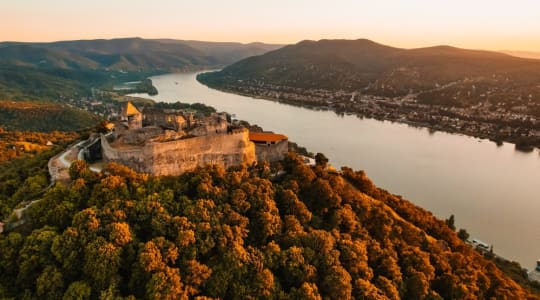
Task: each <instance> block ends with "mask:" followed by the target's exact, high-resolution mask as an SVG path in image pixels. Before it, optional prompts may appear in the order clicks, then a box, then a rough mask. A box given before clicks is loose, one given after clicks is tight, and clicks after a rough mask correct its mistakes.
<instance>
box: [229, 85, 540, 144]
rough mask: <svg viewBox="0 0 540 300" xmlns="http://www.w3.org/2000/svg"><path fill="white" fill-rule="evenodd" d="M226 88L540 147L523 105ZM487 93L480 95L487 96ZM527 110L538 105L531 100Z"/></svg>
mask: <svg viewBox="0 0 540 300" xmlns="http://www.w3.org/2000/svg"><path fill="white" fill-rule="evenodd" d="M224 90H229V91H232V92H235V93H239V94H243V95H249V96H253V97H259V98H264V99H269V100H276V101H279V102H284V103H288V104H291V105H299V106H305V107H309V108H314V109H323V110H332V111H335V112H336V113H338V114H354V115H357V116H358V117H366V118H374V119H378V120H388V121H392V122H400V123H406V124H410V125H412V126H420V127H427V128H429V129H430V130H439V131H445V132H450V133H458V134H464V135H469V136H473V137H477V138H483V139H489V140H492V141H494V142H496V143H497V144H498V145H501V144H502V142H510V143H514V144H516V149H517V150H521V151H531V150H533V149H534V147H537V148H540V119H539V118H537V117H536V116H535V115H532V114H529V113H527V111H528V110H529V109H528V107H527V106H524V105H520V106H515V107H510V108H509V107H507V106H506V105H504V104H503V103H500V102H498V103H491V102H490V101H488V100H486V101H484V102H480V103H478V104H476V105H470V106H465V107H457V106H447V105H436V104H424V103H422V102H420V101H419V100H418V94H413V93H410V94H408V95H405V96H401V97H384V96H374V95H366V94H362V91H355V92H348V91H344V90H338V91H331V90H325V89H304V88H294V87H285V86H279V85H273V84H268V83H264V82H257V83H252V82H250V83H246V82H241V83H238V84H235V85H227V86H226V87H225V88H224ZM488 93H489V91H487V92H486V93H483V94H480V96H481V97H482V98H483V97H485V96H486V94H488ZM458 96H459V95H458ZM454 97H456V96H454ZM529 106H538V105H537V104H536V103H535V102H532V101H530V103H529ZM533 109H538V107H534V108H533Z"/></svg>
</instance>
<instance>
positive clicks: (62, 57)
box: [0, 38, 280, 71]
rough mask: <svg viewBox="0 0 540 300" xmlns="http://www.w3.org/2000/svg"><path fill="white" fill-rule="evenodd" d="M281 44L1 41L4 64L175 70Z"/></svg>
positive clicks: (221, 61)
mask: <svg viewBox="0 0 540 300" xmlns="http://www.w3.org/2000/svg"><path fill="white" fill-rule="evenodd" d="M278 47H280V45H272V44H263V43H251V44H241V43H218V42H199V41H182V40H171V39H168V40H166V39H163V40H148V39H141V38H123V39H111V40H103V39H102V40H79V41H61V42H51V43H20V42H4V43H0V64H10V65H18V66H27V67H39V68H55V69H56V68H59V69H92V70H99V69H107V70H123V71H155V70H161V71H175V70H183V69H197V68H205V67H206V68H209V67H214V68H215V67H219V66H224V65H227V64H231V63H233V62H235V61H238V60H240V59H243V58H246V57H248V56H252V55H260V54H263V53H265V52H267V51H270V50H274V49H276V48H278Z"/></svg>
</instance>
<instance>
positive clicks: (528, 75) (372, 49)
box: [197, 39, 540, 151]
mask: <svg viewBox="0 0 540 300" xmlns="http://www.w3.org/2000/svg"><path fill="white" fill-rule="evenodd" d="M197 79H198V80H199V81H200V82H202V83H203V84H206V85H208V86H209V87H213V88H217V89H221V90H225V91H231V92H236V93H240V94H244V95H250V96H255V97H263V98H267V99H273V100H277V101H281V102H285V103H289V104H293V105H300V106H307V107H314V108H317V109H328V110H334V111H335V112H336V113H340V114H341V113H351V114H356V115H358V116H361V117H370V118H377V119H383V120H390V121H397V122H404V123H408V124H412V125H415V126H423V127H428V128H430V129H433V130H442V131H447V132H451V133H461V134H466V135H470V136H474V137H480V138H486V139H490V140H493V141H495V142H497V143H498V144H501V143H502V142H503V141H506V142H511V143H515V144H516V148H517V149H518V150H524V151H530V150H532V149H533V148H534V147H539V148H540V60H535V59H525V58H518V57H514V56H510V55H507V54H503V53H498V52H489V51H481V50H468V49H460V48H455V47H451V46H435V47H427V48H417V49H402V48H395V47H389V46H385V45H382V44H378V43H375V42H373V41H370V40H365V39H360V40H320V41H302V42H300V43H298V44H295V45H289V46H286V47H283V48H280V49H277V50H274V51H271V52H268V53H266V54H263V55H260V56H254V57H249V58H246V59H244V60H242V61H239V62H237V63H234V64H232V65H230V66H228V67H226V68H224V69H223V70H221V71H217V72H207V73H203V74H200V75H199V76H198V77H197Z"/></svg>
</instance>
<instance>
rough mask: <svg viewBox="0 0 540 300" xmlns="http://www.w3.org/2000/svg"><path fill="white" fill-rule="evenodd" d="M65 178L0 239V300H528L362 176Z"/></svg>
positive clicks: (240, 170)
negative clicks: (19, 223) (14, 227)
mask: <svg viewBox="0 0 540 300" xmlns="http://www.w3.org/2000/svg"><path fill="white" fill-rule="evenodd" d="M326 161H327V160H326V159H325V158H324V156H323V155H317V166H315V167H309V166H306V165H304V164H303V162H302V161H301V160H300V159H299V157H297V156H296V155H295V154H290V155H289V157H288V158H286V159H285V160H284V161H282V162H281V163H278V164H276V165H272V166H270V165H268V164H266V163H260V164H257V165H254V166H242V167H236V168H231V169H229V170H223V169H221V168H219V167H212V166H209V167H206V168H201V169H198V170H195V171H193V172H189V173H186V174H184V175H182V176H179V177H152V176H148V175H145V174H138V173H136V172H134V171H132V170H130V169H128V168H126V167H123V166H121V165H115V164H110V165H108V166H107V167H106V169H105V170H104V171H103V172H102V173H99V174H98V173H93V172H91V171H90V170H89V169H88V167H87V165H86V164H85V163H84V162H82V161H80V162H77V163H75V164H73V165H72V167H71V169H70V175H71V177H72V183H71V184H70V185H69V186H63V185H59V184H58V185H56V186H54V187H53V188H51V189H50V190H48V191H47V192H46V193H44V194H43V195H42V196H41V197H40V198H41V201H39V202H37V203H35V204H34V205H33V206H32V207H31V208H30V209H29V210H28V211H27V212H26V219H27V220H28V221H27V223H26V224H24V225H23V226H22V227H19V228H18V229H16V230H14V231H11V232H9V233H4V234H2V235H0V253H2V256H0V298H2V297H5V298H8V299H9V298H12V299H122V298H127V299H133V298H142V299H187V298H196V297H199V299H210V298H226V299H246V298H248V299H249V298H267V299H322V298H324V299H350V298H356V299H399V298H404V299H441V298H444V299H478V298H480V299H483V298H486V299H489V298H494V299H538V297H536V296H533V295H532V294H530V293H529V292H527V291H526V290H524V289H523V288H522V287H520V286H519V285H517V284H516V283H515V282H514V281H512V280H511V279H509V278H508V277H507V276H505V275H503V274H502V272H501V271H500V270H499V269H498V268H497V267H496V266H495V265H494V264H493V263H492V262H489V261H487V260H485V259H483V258H482V257H481V256H480V255H479V254H478V253H477V252H475V251H474V250H473V249H472V248H471V247H470V246H468V245H466V244H465V243H463V242H462V241H461V240H460V239H459V238H458V237H457V235H456V233H455V232H454V231H453V230H452V229H451V228H450V227H449V226H448V225H447V224H446V223H445V222H443V221H440V220H437V219H436V218H434V217H433V216H432V215H431V214H430V213H428V212H426V211H424V210H422V209H420V208H418V207H416V206H414V205H412V204H411V203H410V202H408V201H406V200H403V199H401V198H399V197H396V196H393V195H391V194H389V193H387V192H385V191H383V190H380V189H378V188H376V187H375V186H374V185H373V184H372V182H371V181H370V180H369V179H368V178H367V177H366V175H365V174H364V173H363V172H356V171H353V170H351V169H348V168H344V169H342V171H341V172H340V173H337V172H329V171H326V168H325V165H326Z"/></svg>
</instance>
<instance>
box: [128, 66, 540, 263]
mask: <svg viewBox="0 0 540 300" xmlns="http://www.w3.org/2000/svg"><path fill="white" fill-rule="evenodd" d="M195 77H196V73H183V74H167V75H161V76H155V77H152V78H151V79H152V81H153V84H154V85H155V86H156V87H157V89H158V91H159V94H158V95H156V96H153V97H151V96H148V95H139V94H135V95H133V96H139V97H145V98H151V99H155V100H158V101H164V102H176V101H181V102H187V103H195V102H200V103H204V104H207V105H211V106H213V107H215V108H216V109H218V110H219V111H226V112H228V113H231V114H235V115H236V118H238V119H241V120H246V121H248V122H250V123H252V124H258V125H260V126H262V127H263V128H264V129H265V130H272V131H275V132H279V133H284V134H286V135H287V136H289V139H290V140H291V141H294V142H296V143H298V144H299V145H301V146H304V147H306V148H307V149H308V150H310V151H312V152H322V153H324V154H325V155H326V156H327V157H328V158H329V160H330V163H331V164H332V165H334V166H335V167H337V168H339V167H340V166H349V167H352V168H353V169H357V170H365V171H366V173H367V175H368V176H369V177H370V178H371V179H372V180H373V181H374V183H375V184H376V185H377V186H379V187H382V188H384V189H386V190H388V191H390V192H392V193H394V194H398V195H402V196H403V197H404V198H406V199H409V200H410V201H412V202H413V203H415V204H417V205H419V206H421V207H423V208H425V209H428V210H430V211H431V212H433V213H434V214H435V215H436V216H438V217H439V218H442V219H444V218H447V217H449V216H450V215H451V214H454V215H455V220H456V227H458V228H465V229H467V231H468V232H469V233H470V235H471V238H477V239H479V240H482V241H483V242H486V243H489V244H492V245H493V248H494V251H495V252H496V253H497V254H499V255H500V256H503V257H506V258H508V259H510V260H515V261H517V262H519V263H520V264H521V265H522V266H523V267H526V268H528V269H530V268H533V267H534V265H535V262H536V260H537V259H539V258H540V155H539V151H538V150H535V151H533V152H531V153H523V152H518V151H515V150H514V145H511V144H504V145H502V146H497V145H495V144H494V143H492V142H489V141H487V140H479V139H476V138H472V137H467V136H463V135H455V134H448V133H444V132H430V131H428V130H427V129H425V128H416V127H411V126H408V125H405V124H400V123H391V122H387V121H378V120H373V119H360V118H358V117H356V116H348V115H345V116H338V115H337V114H335V113H334V112H331V111H316V110H310V109H306V108H301V107H295V106H291V105H286V104H281V103H277V102H274V101H268V100H262V99H255V98H251V97H245V96H239V95H235V94H230V93H224V92H221V91H217V90H213V89H210V88H208V87H206V86H204V85H202V84H200V83H199V82H197V80H196V79H195Z"/></svg>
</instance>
